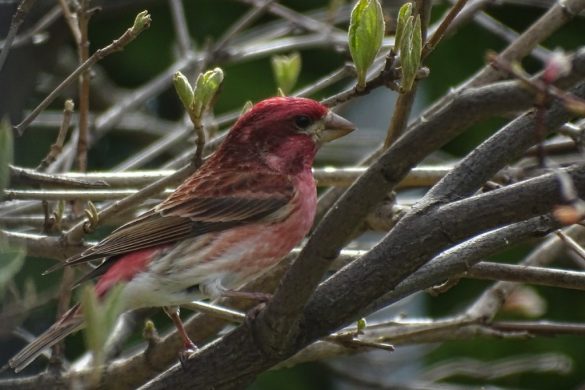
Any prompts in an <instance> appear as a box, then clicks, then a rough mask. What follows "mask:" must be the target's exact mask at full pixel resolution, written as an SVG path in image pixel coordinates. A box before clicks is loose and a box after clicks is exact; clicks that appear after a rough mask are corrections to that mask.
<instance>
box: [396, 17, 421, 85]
mask: <svg viewBox="0 0 585 390" xmlns="http://www.w3.org/2000/svg"><path fill="white" fill-rule="evenodd" d="M421 53H422V32H421V22H420V16H419V15H417V16H416V19H415V18H414V17H413V16H410V17H409V18H408V21H407V22H406V24H405V27H404V35H403V37H402V38H401V42H400V63H401V65H402V79H401V89H402V92H406V91H409V90H410V89H411V88H412V85H413V84H414V80H415V79H416V73H417V71H418V68H419V66H420V60H421Z"/></svg>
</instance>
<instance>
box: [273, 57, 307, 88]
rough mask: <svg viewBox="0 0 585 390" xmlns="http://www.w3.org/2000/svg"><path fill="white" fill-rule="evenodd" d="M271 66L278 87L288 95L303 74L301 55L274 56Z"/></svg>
mask: <svg viewBox="0 0 585 390" xmlns="http://www.w3.org/2000/svg"><path fill="white" fill-rule="evenodd" d="M271 64H272V73H273V74H274V80H275V81H276V86H277V87H278V88H280V89H281V90H282V91H283V92H284V94H285V95H288V94H289V93H290V92H291V91H292V90H293V88H294V86H295V85H296V83H297V80H298V78H299V74H300V73H301V55H300V54H299V53H292V54H290V55H288V56H273V57H272V58H271Z"/></svg>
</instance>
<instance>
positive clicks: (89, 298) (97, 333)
mask: <svg viewBox="0 0 585 390" xmlns="http://www.w3.org/2000/svg"><path fill="white" fill-rule="evenodd" d="M81 307H82V308H83V316H84V318H85V323H86V327H85V330H84V336H85V345H86V346H87V349H88V350H90V351H91V352H92V353H93V354H94V358H95V359H96V360H98V358H99V355H100V353H101V352H102V351H103V345H104V341H103V340H104V339H105V337H106V333H105V329H104V327H103V325H104V321H103V317H102V316H101V315H100V313H99V312H100V308H99V303H98V300H97V296H96V294H95V288H94V286H93V285H88V286H86V287H85V288H84V289H83V293H82V295H81Z"/></svg>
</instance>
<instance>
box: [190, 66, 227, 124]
mask: <svg viewBox="0 0 585 390" xmlns="http://www.w3.org/2000/svg"><path fill="white" fill-rule="evenodd" d="M222 82H223V71H222V70H221V69H220V68H215V69H213V70H208V71H207V72H205V73H201V74H199V76H197V80H196V81H195V90H194V91H193V101H192V102H191V106H190V107H189V110H190V112H191V113H192V114H193V115H194V116H195V117H196V118H201V116H202V115H203V112H205V110H207V109H208V108H209V105H210V104H211V102H212V101H213V98H214V97H215V94H216V93H217V91H218V90H219V87H220V86H221V83H222Z"/></svg>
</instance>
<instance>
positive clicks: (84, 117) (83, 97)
mask: <svg viewBox="0 0 585 390" xmlns="http://www.w3.org/2000/svg"><path fill="white" fill-rule="evenodd" d="M89 2H90V0H81V1H80V2H79V8H78V9H77V22H78V25H79V29H78V32H79V34H80V39H79V41H78V44H77V56H78V58H79V63H80V64H84V63H85V62H86V61H87V59H88V58H89V40H88V27H89V18H90V16H91V15H90V13H89ZM74 35H75V33H74ZM90 71H91V66H87V67H86V68H85V69H84V70H83V72H81V74H80V75H79V116H78V133H77V148H76V158H75V159H76V161H77V168H78V169H79V171H80V172H85V171H86V170H87V148H88V145H89V80H90V77H91V76H90ZM76 205H77V206H79V204H76Z"/></svg>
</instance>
